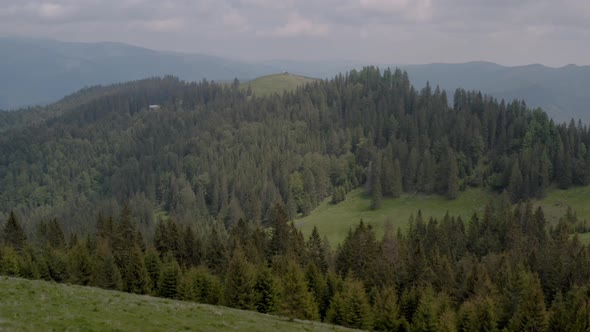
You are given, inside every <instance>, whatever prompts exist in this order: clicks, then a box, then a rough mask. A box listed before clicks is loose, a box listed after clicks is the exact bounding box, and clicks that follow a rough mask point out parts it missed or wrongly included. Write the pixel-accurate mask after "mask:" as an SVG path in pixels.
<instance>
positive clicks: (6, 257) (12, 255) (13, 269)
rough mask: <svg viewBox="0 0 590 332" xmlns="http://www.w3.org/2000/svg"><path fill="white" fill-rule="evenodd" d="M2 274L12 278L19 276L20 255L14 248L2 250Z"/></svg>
mask: <svg viewBox="0 0 590 332" xmlns="http://www.w3.org/2000/svg"><path fill="white" fill-rule="evenodd" d="M0 273H1V274H3V275H7V276H11V277H18V276H19V264H18V254H17V253H16V251H15V249H14V247H12V246H10V247H9V246H4V247H1V248H0Z"/></svg>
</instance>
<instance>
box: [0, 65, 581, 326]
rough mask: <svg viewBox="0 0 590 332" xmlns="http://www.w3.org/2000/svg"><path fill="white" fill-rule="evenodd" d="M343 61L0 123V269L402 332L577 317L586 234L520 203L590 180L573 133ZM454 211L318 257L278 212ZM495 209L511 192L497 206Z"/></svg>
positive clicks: (321, 243) (86, 100)
mask: <svg viewBox="0 0 590 332" xmlns="http://www.w3.org/2000/svg"><path fill="white" fill-rule="evenodd" d="M448 98H449V97H448V96H447V94H446V93H445V92H444V91H441V90H440V89H438V88H433V87H430V86H429V85H427V86H425V87H423V88H421V89H419V90H416V89H415V88H413V87H412V86H411V85H410V81H409V78H408V76H407V74H406V73H404V72H402V71H401V70H395V71H391V70H385V71H383V72H381V71H379V70H378V69H376V68H372V67H370V68H365V69H363V70H362V71H351V72H350V73H348V74H346V75H339V76H337V77H335V78H334V79H332V80H324V81H314V82H311V83H308V84H306V85H304V86H302V87H298V88H297V89H295V90H293V91H290V92H284V93H282V94H271V95H265V96H258V95H256V94H255V93H253V92H252V90H251V89H243V88H241V87H240V84H239V82H238V81H237V80H236V81H235V82H234V83H233V84H225V85H219V84H214V83H211V82H207V81H202V82H200V83H187V82H183V81H180V80H178V79H176V78H174V77H165V78H152V79H146V80H142V81H136V82H130V83H126V84H119V85H114V86H109V87H96V88H90V89H85V90H82V91H80V92H79V93H77V94H75V95H72V96H70V97H68V98H65V99H64V100H62V101H60V102H59V103H57V104H55V105H52V106H50V107H47V108H37V109H31V110H23V111H19V112H10V113H2V114H0V188H1V189H2V190H1V191H0V211H1V212H2V215H0V227H1V230H2V234H1V235H2V236H1V246H0V273H1V274H4V275H11V276H19V277H24V278H31V279H44V280H53V281H56V282H69V283H74V284H80V285H92V286H97V287H101V288H107V289H115V290H123V291H127V292H131V293H138V294H151V295H156V296H161V297H167V298H174V299H181V300H187V301H197V302H202V303H209V304H215V305H225V306H230V307H235V308H240V309H247V310H256V311H259V312H262V313H273V314H279V315H284V316H287V317H291V318H300V319H307V320H321V321H326V322H331V323H334V324H338V325H343V326H348V327H354V328H361V329H377V330H402V331H407V330H411V331H441V330H444V331H455V330H460V331H473V330H487V331H496V330H502V329H505V330H507V331H522V330H535V331H549V330H580V331H584V330H587V329H588V328H589V327H590V310H589V309H588V304H587V297H588V287H589V286H590V285H589V283H588V281H589V280H590V275H589V274H588V273H589V272H588V271H590V269H589V266H590V259H589V257H590V254H589V252H588V250H589V249H588V248H589V247H588V246H585V245H583V244H581V243H580V241H579V239H578V237H577V235H576V234H575V233H578V232H579V231H580V230H587V225H586V223H585V221H584V220H579V219H578V217H577V215H576V214H575V212H574V211H572V210H571V209H568V210H567V213H566V214H565V215H564V216H562V217H561V218H560V219H559V221H557V222H555V223H549V222H548V221H547V218H546V217H545V213H544V211H543V209H541V208H539V209H534V208H533V205H532V203H531V202H530V201H528V199H530V198H537V197H543V196H544V195H545V193H546V190H547V189H548V188H549V187H550V186H557V187H560V188H569V187H571V186H578V185H585V184H588V182H589V181H590V151H589V147H590V130H589V128H588V126H586V125H583V124H581V123H574V122H571V123H569V124H555V123H553V122H552V121H551V120H549V119H548V117H547V116H546V114H545V113H543V112H542V111H541V110H529V109H527V108H526V107H525V104H524V103H523V102H521V101H512V102H505V101H497V100H495V99H493V98H490V97H486V96H485V95H482V94H481V93H480V92H467V91H463V90H457V91H455V92H454V93H453V97H452V99H453V100H452V102H451V104H452V105H453V107H449V106H448V105H449V100H448ZM469 187H477V188H481V189H479V190H480V191H482V190H486V191H492V192H497V193H500V194H499V195H491V197H494V199H493V200H492V201H491V202H490V203H489V204H487V206H486V207H485V209H483V210H482V211H481V213H475V214H473V215H472V216H471V217H469V218H461V217H458V216H452V215H449V214H447V215H446V216H444V217H442V218H436V219H435V218H430V219H427V218H426V217H424V216H423V215H422V213H421V212H420V211H416V213H415V214H413V215H412V216H411V217H410V218H409V221H408V224H409V226H408V229H407V230H406V231H402V230H394V229H391V228H389V229H386V230H385V231H384V232H383V234H384V236H383V237H378V236H377V235H376V233H375V230H374V229H373V228H372V227H370V226H367V225H366V224H365V223H363V222H362V221H361V222H360V223H359V224H358V226H356V227H354V228H353V229H350V231H349V232H348V233H347V235H346V237H345V238H344V239H343V241H342V242H341V243H339V244H338V246H337V247H334V246H331V245H330V243H329V241H327V240H326V236H325V235H326V234H322V233H320V232H319V231H318V230H317V229H313V231H312V232H311V234H310V236H309V237H307V238H305V237H304V236H303V233H302V232H301V230H300V229H299V228H298V227H297V226H296V224H295V223H293V222H290V221H291V220H293V219H295V218H297V217H299V216H304V215H307V214H309V213H310V211H311V210H312V209H314V208H315V207H317V206H318V205H319V204H320V202H322V201H324V200H325V199H327V198H330V201H331V204H340V203H341V202H342V201H343V200H345V199H346V197H347V194H348V193H349V192H350V190H352V189H354V188H357V191H356V193H358V192H359V191H363V192H364V193H365V195H368V196H369V197H370V199H371V208H372V209H374V210H377V209H379V208H380V207H381V202H382V199H383V198H384V197H398V196H400V195H401V194H402V193H405V194H406V195H414V194H417V193H419V194H426V195H429V194H436V195H439V196H442V197H444V198H445V199H447V200H453V199H455V198H456V197H457V195H458V193H459V192H461V191H463V190H466V189H468V188H469ZM513 203H518V204H517V205H513Z"/></svg>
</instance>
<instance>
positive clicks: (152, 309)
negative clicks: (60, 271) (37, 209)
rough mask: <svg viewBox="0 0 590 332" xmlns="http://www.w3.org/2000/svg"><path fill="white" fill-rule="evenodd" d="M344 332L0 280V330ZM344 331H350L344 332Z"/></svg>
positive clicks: (329, 327) (98, 291)
mask: <svg viewBox="0 0 590 332" xmlns="http://www.w3.org/2000/svg"><path fill="white" fill-rule="evenodd" d="M51 330H58V331H63V330H68V331H115V330H116V331H180V330H190V331H347V330H349V329H345V328H343V327H339V326H333V325H328V324H322V323H318V322H307V321H299V320H296V321H289V320H288V319H287V318H284V317H278V316H271V315H264V314H259V313H256V312H252V311H243V310H236V309H230V308H226V307H217V306H211V305H205V304H198V303H192V302H183V301H174V300H168V299H163V298H155V297H150V296H140V295H133V294H128V293H122V292H115V291H108V290H103V289H99V288H92V287H82V286H71V285H63V284H56V283H51V282H46V281H39V280H34V281H33V280H25V279H15V278H7V277H0V331H51ZM349 331H350V330H349Z"/></svg>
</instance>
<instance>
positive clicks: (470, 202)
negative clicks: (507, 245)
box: [295, 186, 590, 246]
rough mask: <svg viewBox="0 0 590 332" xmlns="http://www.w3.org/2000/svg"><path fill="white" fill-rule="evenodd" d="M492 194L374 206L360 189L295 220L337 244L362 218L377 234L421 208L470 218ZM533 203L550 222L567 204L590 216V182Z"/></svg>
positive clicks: (433, 214) (424, 212) (419, 197)
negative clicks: (340, 200) (337, 202)
mask: <svg viewBox="0 0 590 332" xmlns="http://www.w3.org/2000/svg"><path fill="white" fill-rule="evenodd" d="M492 195H493V194H491V193H489V192H487V191H485V190H483V189H468V190H466V191H464V192H461V193H460V194H459V196H458V197H457V199H455V200H448V199H446V198H445V197H442V196H438V195H428V196H426V195H404V196H402V197H400V198H397V199H392V198H386V199H384V200H383V205H382V207H381V208H380V209H378V210H371V208H370V206H371V200H370V198H369V197H366V196H365V195H364V194H363V191H362V190H361V189H357V190H354V191H352V192H350V193H349V194H348V195H347V196H346V200H345V201H343V202H341V203H340V204H338V205H333V204H330V199H327V200H325V201H324V202H323V203H322V204H321V205H320V206H319V207H318V208H316V209H315V210H314V211H312V213H311V214H310V215H309V216H307V217H304V218H301V219H298V220H295V224H296V225H297V226H298V227H300V228H301V230H302V231H303V234H304V235H306V236H308V235H309V234H310V233H311V231H312V229H313V227H314V226H317V227H318V230H319V232H320V234H325V235H326V236H327V237H328V240H329V241H330V243H331V244H332V245H333V246H335V245H337V244H338V243H340V242H342V240H344V238H345V236H346V233H347V232H348V230H349V229H350V228H351V227H354V226H356V225H357V224H358V223H359V221H360V220H361V219H363V221H364V222H366V223H368V224H370V225H372V226H373V227H374V229H375V230H376V233H377V235H378V236H381V235H382V234H383V232H384V229H385V225H386V224H388V223H389V224H390V225H391V226H392V227H393V229H394V230H396V229H397V228H398V227H400V228H402V230H403V229H405V228H406V227H407V225H408V219H409V217H410V215H412V214H413V215H414V216H415V215H416V213H417V211H418V210H421V211H422V215H423V216H424V217H425V218H429V217H437V218H440V217H443V216H444V215H445V213H447V211H448V212H449V213H450V214H451V215H460V216H461V217H462V218H463V220H468V219H469V218H470V217H471V215H473V213H474V212H477V213H478V214H481V212H483V209H484V207H485V205H486V204H487V202H488V201H489V200H490V198H491V197H492ZM534 204H535V205H536V206H537V205H540V206H542V207H543V209H544V211H545V215H546V217H547V219H548V220H549V222H557V220H558V219H559V218H560V217H561V216H563V215H564V214H565V212H566V211H567V207H568V206H571V207H572V208H573V209H574V211H576V212H577V214H578V217H579V218H580V219H587V220H590V186H589V187H578V188H572V189H569V190H557V189H552V190H550V191H549V192H548V194H547V197H546V198H545V199H543V200H541V201H535V202H534ZM581 238H582V239H583V237H581ZM588 240H589V241H590V236H588Z"/></svg>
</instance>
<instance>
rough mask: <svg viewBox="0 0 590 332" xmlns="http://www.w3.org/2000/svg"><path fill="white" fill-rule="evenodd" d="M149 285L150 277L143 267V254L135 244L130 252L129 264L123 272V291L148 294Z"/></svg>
mask: <svg viewBox="0 0 590 332" xmlns="http://www.w3.org/2000/svg"><path fill="white" fill-rule="evenodd" d="M150 284H151V281H150V275H149V273H148V270H147V268H146V266H145V262H144V257H143V253H142V252H141V249H139V247H138V246H137V244H136V245H135V246H134V247H133V249H132V250H131V256H130V257H129V263H128V264H127V267H126V269H125V270H124V278H123V286H124V287H123V290H124V291H126V292H130V293H135V294H148V293H149V292H150Z"/></svg>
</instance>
